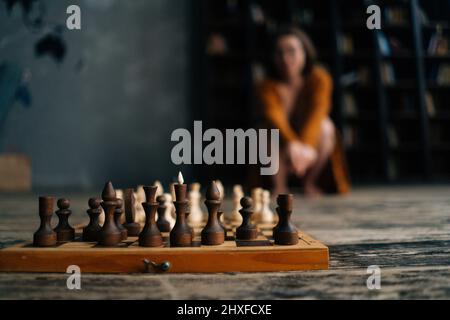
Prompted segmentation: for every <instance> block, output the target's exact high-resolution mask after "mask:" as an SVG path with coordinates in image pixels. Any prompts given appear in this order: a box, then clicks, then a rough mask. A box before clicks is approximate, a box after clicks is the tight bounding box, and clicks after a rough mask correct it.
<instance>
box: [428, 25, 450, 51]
mask: <svg viewBox="0 0 450 320" xmlns="http://www.w3.org/2000/svg"><path fill="white" fill-rule="evenodd" d="M449 47H450V45H449V39H448V38H447V37H446V36H445V35H444V34H443V32H442V27H441V26H440V25H437V26H436V31H435V32H434V33H433V35H432V36H431V38H430V42H429V44H428V50H427V52H428V54H429V55H430V56H447V55H449V54H450V48H449Z"/></svg>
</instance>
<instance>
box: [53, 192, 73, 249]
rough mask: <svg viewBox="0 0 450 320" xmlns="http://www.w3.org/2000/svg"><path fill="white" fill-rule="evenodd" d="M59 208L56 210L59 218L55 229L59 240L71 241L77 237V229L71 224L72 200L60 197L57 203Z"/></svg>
mask: <svg viewBox="0 0 450 320" xmlns="http://www.w3.org/2000/svg"><path fill="white" fill-rule="evenodd" d="M56 205H57V206H58V208H59V210H56V212H55V213H56V215H57V216H58V218H59V221H58V225H57V226H56V228H55V229H54V231H55V232H56V238H57V240H58V242H69V241H73V240H74V239H75V229H74V228H72V226H71V225H70V224H69V216H70V215H71V214H72V210H70V209H69V207H70V201H69V200H68V199H64V198H62V199H59V200H58V202H57V203H56Z"/></svg>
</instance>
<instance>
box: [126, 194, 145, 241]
mask: <svg viewBox="0 0 450 320" xmlns="http://www.w3.org/2000/svg"><path fill="white" fill-rule="evenodd" d="M123 198H124V203H125V224H124V225H123V226H124V227H125V229H127V232H128V236H130V237H137V236H139V233H140V232H141V225H140V224H139V223H137V222H136V213H135V201H136V199H135V197H134V190H133V189H132V188H127V189H125V190H124V191H123Z"/></svg>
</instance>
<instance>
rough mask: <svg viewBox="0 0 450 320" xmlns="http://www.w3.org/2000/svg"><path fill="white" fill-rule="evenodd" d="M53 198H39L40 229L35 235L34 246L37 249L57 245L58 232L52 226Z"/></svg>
mask: <svg viewBox="0 0 450 320" xmlns="http://www.w3.org/2000/svg"><path fill="white" fill-rule="evenodd" d="M54 202H55V198H53V197H39V218H40V220H41V221H40V226H39V229H37V231H36V232H35V233H34V235H33V246H35V247H53V246H55V245H56V241H57V240H56V232H55V231H53V229H52V226H51V224H50V223H51V219H52V215H53V204H54Z"/></svg>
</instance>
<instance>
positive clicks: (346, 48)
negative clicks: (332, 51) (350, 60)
mask: <svg viewBox="0 0 450 320" xmlns="http://www.w3.org/2000/svg"><path fill="white" fill-rule="evenodd" d="M338 46H339V52H340V53H342V54H346V55H351V54H353V53H354V44H353V38H352V37H351V36H350V35H348V34H340V35H339V38H338Z"/></svg>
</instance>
